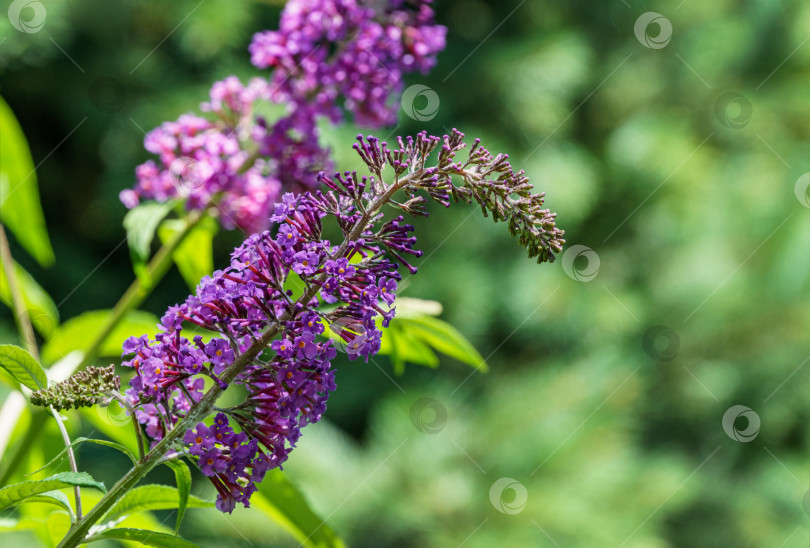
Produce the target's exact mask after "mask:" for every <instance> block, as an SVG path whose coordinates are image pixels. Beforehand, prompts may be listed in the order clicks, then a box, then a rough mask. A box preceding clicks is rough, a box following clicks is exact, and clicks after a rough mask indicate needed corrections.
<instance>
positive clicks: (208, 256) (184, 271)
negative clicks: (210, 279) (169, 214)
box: [158, 217, 217, 289]
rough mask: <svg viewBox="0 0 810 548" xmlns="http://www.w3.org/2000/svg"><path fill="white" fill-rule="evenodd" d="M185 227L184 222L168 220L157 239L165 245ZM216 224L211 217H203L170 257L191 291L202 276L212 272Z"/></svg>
mask: <svg viewBox="0 0 810 548" xmlns="http://www.w3.org/2000/svg"><path fill="white" fill-rule="evenodd" d="M185 226H186V221H184V220H181V219H169V220H166V221H163V223H162V224H161V225H160V228H158V237H159V238H160V241H161V242H162V243H163V244H166V243H168V242H169V240H171V239H172V238H173V237H174V236H176V235H177V234H178V233H179V232H181V231H182V230H183V229H184V228H185ZM216 233H217V223H216V221H214V219H212V218H211V217H205V218H204V219H202V220H201V221H200V222H198V223H197V225H196V226H195V227H194V228H192V229H191V231H190V232H189V233H188V234H187V235H186V237H185V238H184V239H183V242H182V243H181V244H180V245H179V246H178V247H177V249H176V250H175V251H174V254H173V255H172V258H173V259H174V262H175V264H177V269H178V270H179V271H180V275H181V276H183V279H184V280H185V281H186V283H187V284H188V286H189V287H190V288H191V289H194V288H195V287H197V284H198V283H200V280H201V279H202V277H203V276H206V275H208V274H211V273H212V272H213V271H214V251H213V245H214V236H215V235H216Z"/></svg>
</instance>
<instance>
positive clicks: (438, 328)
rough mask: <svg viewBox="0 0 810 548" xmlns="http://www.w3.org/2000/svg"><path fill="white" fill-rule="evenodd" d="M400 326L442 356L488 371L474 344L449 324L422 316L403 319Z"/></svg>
mask: <svg viewBox="0 0 810 548" xmlns="http://www.w3.org/2000/svg"><path fill="white" fill-rule="evenodd" d="M399 325H400V327H401V328H402V329H403V330H404V331H406V332H407V333H408V334H409V335H411V336H412V337H415V338H419V339H421V340H422V341H423V342H425V343H426V344H428V345H429V346H430V347H431V348H434V349H436V350H438V351H439V352H441V353H442V354H446V355H448V356H450V357H451V358H455V359H457V360H458V361H460V362H464V363H466V364H468V365H471V366H472V367H474V368H476V369H479V370H481V371H487V370H488V368H487V364H486V361H485V360H484V358H483V357H482V356H481V354H479V353H478V351H477V350H476V349H475V347H474V346H473V345H472V343H471V342H470V341H468V340H467V339H465V338H464V335H462V334H461V333H459V331H458V330H457V329H456V328H455V327H453V326H452V325H450V324H448V323H447V322H444V321H442V320H440V319H438V318H432V317H430V316H421V317H413V318H402V319H401V321H400V324H399Z"/></svg>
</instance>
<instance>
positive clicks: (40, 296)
mask: <svg viewBox="0 0 810 548" xmlns="http://www.w3.org/2000/svg"><path fill="white" fill-rule="evenodd" d="M14 272H15V274H16V278H17V284H18V285H19V288H20V292H21V293H22V296H23V301H24V302H25V307H26V309H27V310H28V315H29V316H30V317H31V323H33V324H34V327H35V328H36V330H37V331H38V332H39V334H40V335H42V336H43V337H44V338H45V339H48V338H49V337H50V336H51V334H52V333H53V331H54V329H55V328H56V326H57V325H59V311H58V309H57V308H56V304H54V302H53V299H51V297H50V295H48V293H47V292H46V291H45V290H44V289H42V287H41V286H40V285H39V284H38V283H37V282H36V280H34V278H33V277H32V276H31V275H30V274H29V273H28V272H26V270H25V269H24V268H23V267H21V266H20V265H19V264H17V262H16V261H15V262H14ZM0 301H2V302H3V303H5V304H6V305H7V306H8V307H9V308H11V306H12V303H11V291H10V290H9V287H8V280H6V273H5V270H4V269H2V268H0Z"/></svg>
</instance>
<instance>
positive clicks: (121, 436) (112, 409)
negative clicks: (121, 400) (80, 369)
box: [79, 402, 138, 453]
mask: <svg viewBox="0 0 810 548" xmlns="http://www.w3.org/2000/svg"><path fill="white" fill-rule="evenodd" d="M79 413H80V414H81V416H82V420H85V421H87V422H89V423H90V424H91V425H92V426H93V428H95V429H96V430H98V431H100V432H101V433H103V434H104V435H105V436H107V437H108V438H110V439H111V440H115V441H116V442H117V443H119V444H121V445H122V446H124V447H126V448H127V449H129V450H130V452H131V453H134V452H135V451H137V447H138V440H137V438H136V437H135V432H134V431H133V430H132V420H131V418H130V417H129V416H128V415H127V413H126V411H125V410H124V409H123V408H122V407H121V406H120V405H118V404H117V403H116V402H111V403H110V405H108V406H106V407H102V406H99V405H96V406H93V407H84V408H82V409H80V410H79Z"/></svg>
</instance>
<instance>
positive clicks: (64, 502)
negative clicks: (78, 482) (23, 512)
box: [22, 491, 76, 522]
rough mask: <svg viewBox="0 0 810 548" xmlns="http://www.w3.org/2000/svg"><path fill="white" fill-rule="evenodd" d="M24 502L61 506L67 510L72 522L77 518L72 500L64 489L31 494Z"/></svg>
mask: <svg viewBox="0 0 810 548" xmlns="http://www.w3.org/2000/svg"><path fill="white" fill-rule="evenodd" d="M22 502H25V503H29V502H41V503H44V504H52V505H54V506H59V507H60V508H64V509H65V510H66V511H67V513H68V515H69V516H70V521H71V522H73V521H75V520H76V518H75V516H74V515H73V508H72V507H71V506H70V501H69V500H68V498H67V495H65V494H64V493H63V492H62V491H46V492H44V493H40V494H39V495H33V496H30V497H28V498H26V499H25V500H24V501H22Z"/></svg>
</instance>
